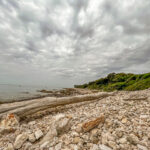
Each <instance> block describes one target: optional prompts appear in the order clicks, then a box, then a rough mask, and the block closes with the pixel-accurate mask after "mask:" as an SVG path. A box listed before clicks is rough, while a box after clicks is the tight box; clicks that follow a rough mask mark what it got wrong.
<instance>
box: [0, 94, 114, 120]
mask: <svg viewBox="0 0 150 150" xmlns="http://www.w3.org/2000/svg"><path fill="white" fill-rule="evenodd" d="M113 95H114V93H106V92H101V93H96V94H87V95H78V96H72V97H62V98H54V97H47V98H42V99H35V100H31V101H21V102H14V103H7V104H1V105H0V118H1V117H2V116H3V115H5V114H8V113H13V114H16V115H17V116H19V117H20V118H22V117H24V116H27V115H31V114H34V113H36V112H38V111H41V110H45V109H48V108H54V107H56V106H61V105H67V104H72V103H79V102H84V101H92V100H95V99H102V98H104V97H108V96H113Z"/></svg>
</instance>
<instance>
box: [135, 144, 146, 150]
mask: <svg viewBox="0 0 150 150" xmlns="http://www.w3.org/2000/svg"><path fill="white" fill-rule="evenodd" d="M137 147H138V150H148V149H147V147H145V146H142V145H140V144H138V145H137Z"/></svg>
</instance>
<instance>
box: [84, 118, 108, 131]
mask: <svg viewBox="0 0 150 150" xmlns="http://www.w3.org/2000/svg"><path fill="white" fill-rule="evenodd" d="M104 121H105V117H104V115H101V116H100V117H98V118H96V119H95V120H92V121H89V122H86V123H84V124H83V125H82V129H83V131H84V132H88V131H90V130H91V129H93V128H95V127H97V126H98V125H99V124H100V123H104Z"/></svg>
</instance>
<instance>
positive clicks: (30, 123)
mask: <svg viewBox="0 0 150 150" xmlns="http://www.w3.org/2000/svg"><path fill="white" fill-rule="evenodd" d="M28 124H29V125H31V126H33V125H35V124H36V121H30V122H29V123H28Z"/></svg>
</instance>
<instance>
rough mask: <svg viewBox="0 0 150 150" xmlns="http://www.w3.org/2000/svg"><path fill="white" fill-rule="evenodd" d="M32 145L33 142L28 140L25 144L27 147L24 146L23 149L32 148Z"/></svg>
mask: <svg viewBox="0 0 150 150" xmlns="http://www.w3.org/2000/svg"><path fill="white" fill-rule="evenodd" d="M31 146H32V144H31V143H29V142H28V143H26V144H25V147H24V149H23V150H30V149H31Z"/></svg>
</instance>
